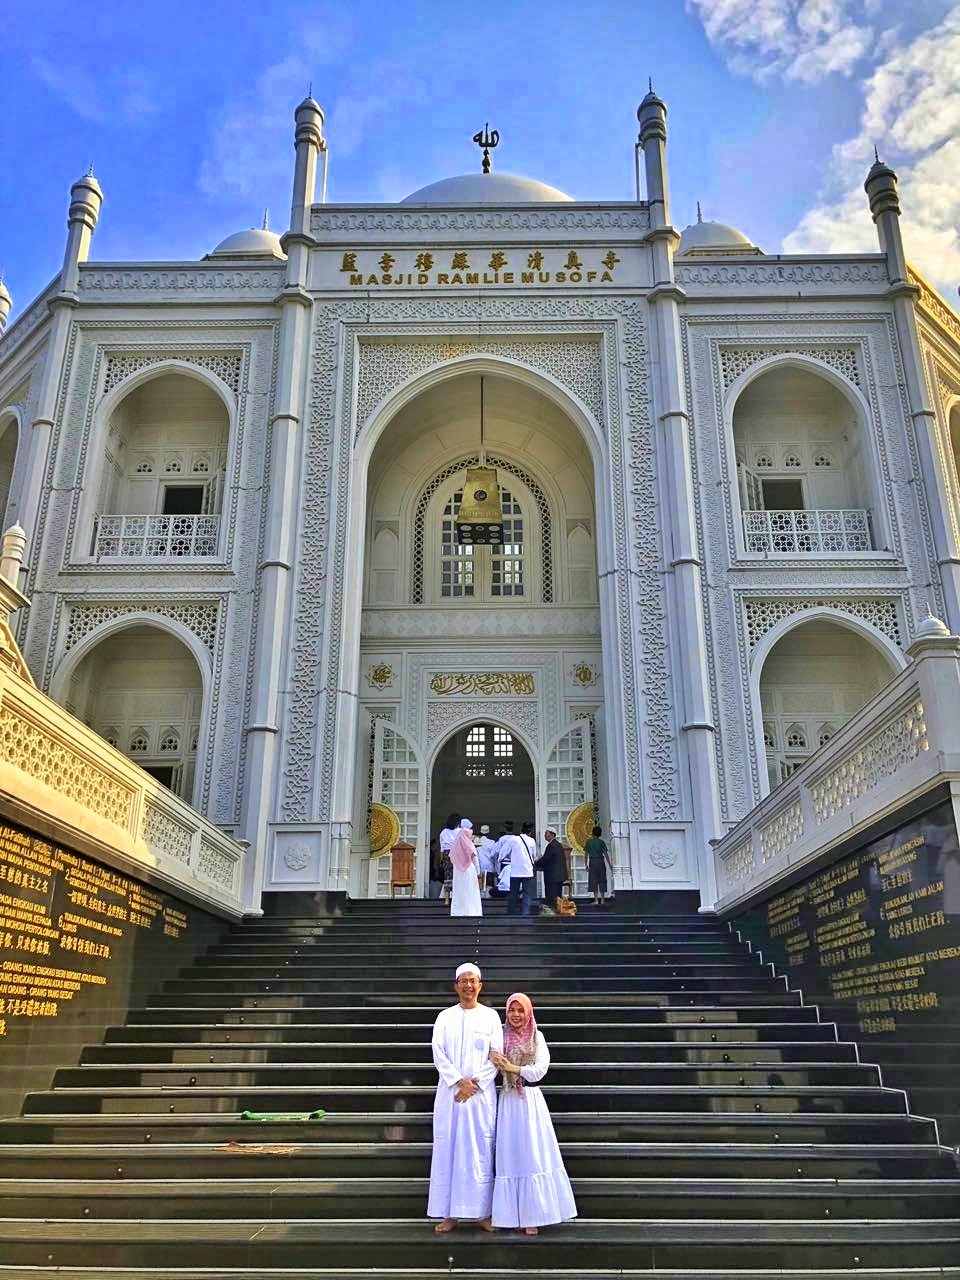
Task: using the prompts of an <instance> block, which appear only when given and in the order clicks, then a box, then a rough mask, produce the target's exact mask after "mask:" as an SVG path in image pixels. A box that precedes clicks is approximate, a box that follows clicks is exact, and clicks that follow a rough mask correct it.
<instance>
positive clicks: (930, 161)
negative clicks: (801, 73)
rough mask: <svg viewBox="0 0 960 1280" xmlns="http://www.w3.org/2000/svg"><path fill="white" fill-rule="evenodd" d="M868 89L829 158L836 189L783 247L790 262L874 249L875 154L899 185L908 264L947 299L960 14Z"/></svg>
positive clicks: (923, 36) (957, 159)
mask: <svg viewBox="0 0 960 1280" xmlns="http://www.w3.org/2000/svg"><path fill="white" fill-rule="evenodd" d="M885 46H886V50H887V55H886V59H885V61H883V62H882V63H881V64H880V65H879V66H877V68H876V69H875V70H874V71H873V72H872V74H871V75H870V76H869V77H867V79H866V80H865V81H864V82H863V94H864V98H863V108H862V111H861V117H860V126H859V129H858V131H857V133H856V134H855V135H854V136H853V137H851V138H848V139H846V140H845V141H844V142H841V143H839V144H838V145H837V146H836V147H835V148H834V151H833V159H832V172H831V175H830V186H829V189H828V191H827V192H826V194H825V198H823V199H822V200H821V202H820V203H819V204H818V205H816V206H815V207H814V208H812V209H810V210H809V211H808V212H807V213H806V214H805V215H804V216H803V218H802V219H801V220H800V222H799V224H798V225H797V227H796V228H795V229H794V230H793V231H792V232H791V233H790V234H789V235H788V236H787V237H786V238H785V240H784V243H783V247H784V250H785V251H786V252H787V253H816V252H846V251H859V250H861V249H871V250H875V249H876V235H875V233H874V231H873V227H872V224H871V222H870V220H869V215H868V213H867V204H866V196H865V194H864V192H863V187H862V184H863V179H864V178H865V176H866V171H867V168H868V166H869V163H870V160H871V158H872V152H873V145H874V143H876V145H877V146H878V147H879V149H880V154H881V156H882V157H883V159H884V160H886V161H887V162H888V163H889V164H891V165H892V166H893V167H894V168H895V169H896V170H897V172H898V174H899V176H900V188H901V201H902V205H903V236H904V243H905V246H906V250H907V255H908V257H909V258H910V259H911V261H913V262H915V263H916V265H917V267H918V268H919V269H920V270H921V271H922V272H923V273H924V275H927V276H929V277H930V278H931V279H932V280H933V281H934V282H935V283H936V284H937V285H938V286H939V287H940V288H941V289H943V290H944V291H945V292H946V293H948V295H953V294H954V293H955V291H956V286H957V281H958V280H960V234H958V224H960V187H958V185H957V181H956V175H957V174H958V173H960V77H958V75H957V70H956V68H957V67H958V66H960V5H955V6H954V7H953V8H952V9H951V10H950V12H949V13H948V14H947V15H946V17H945V18H944V19H943V20H942V21H941V22H940V23H939V24H938V25H937V26H935V27H933V28H930V29H929V30H927V31H924V32H922V33H920V34H919V35H917V36H915V37H914V38H913V39H912V40H909V41H908V42H906V43H905V44H903V45H900V46H897V45H896V43H895V42H893V41H891V40H889V39H888V40H887V41H885Z"/></svg>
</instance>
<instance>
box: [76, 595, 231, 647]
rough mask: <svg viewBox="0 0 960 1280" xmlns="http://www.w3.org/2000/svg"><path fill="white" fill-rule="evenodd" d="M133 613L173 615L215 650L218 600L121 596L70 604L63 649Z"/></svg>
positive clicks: (171, 616)
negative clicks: (192, 600)
mask: <svg viewBox="0 0 960 1280" xmlns="http://www.w3.org/2000/svg"><path fill="white" fill-rule="evenodd" d="M133 613H147V614H151V613H152V614H156V615H157V616H158V617H161V618H171V619H172V620H173V621H175V622H179V623H180V625H181V626H182V627H185V628H186V629H187V630H188V631H190V632H192V633H193V635H195V636H196V638H197V639H198V640H199V641H200V643H201V644H202V645H203V646H204V647H205V648H206V649H208V650H209V651H210V652H211V653H212V652H213V647H214V641H215V639H216V634H217V613H218V605H217V604H216V603H206V602H204V603H192V602H190V603H187V602H184V601H170V602H169V603H168V602H167V601H165V600H121V601H118V602H115V601H112V600H111V601H109V602H107V601H101V602H99V603H97V604H71V605H70V606H69V616H68V622H67V634H66V639H65V640H64V646H63V648H64V652H65V653H69V651H70V650H71V649H72V648H73V647H74V646H75V645H77V644H79V642H80V641H81V640H83V639H84V638H85V637H86V636H88V635H89V634H90V632H91V631H95V630H96V629H97V627H99V626H102V624H103V623H105V622H114V621H116V620H117V619H118V618H125V617H129V616H130V615H131V614H133Z"/></svg>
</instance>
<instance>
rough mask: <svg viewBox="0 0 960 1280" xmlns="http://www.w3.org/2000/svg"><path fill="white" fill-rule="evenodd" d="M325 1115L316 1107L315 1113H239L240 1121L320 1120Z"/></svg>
mask: <svg viewBox="0 0 960 1280" xmlns="http://www.w3.org/2000/svg"><path fill="white" fill-rule="evenodd" d="M326 1114H327V1113H326V1112H325V1111H324V1110H323V1109H322V1108H321V1107H318V1108H317V1110H316V1111H241V1112H240V1119H241V1120H261V1121H266V1120H322V1119H323V1117H324V1116H325V1115H326Z"/></svg>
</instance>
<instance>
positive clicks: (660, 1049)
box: [80, 1033, 857, 1069]
mask: <svg viewBox="0 0 960 1280" xmlns="http://www.w3.org/2000/svg"><path fill="white" fill-rule="evenodd" d="M428 1034H429V1033H428ZM550 1045H551V1049H550V1056H551V1059H552V1062H553V1069H556V1068H557V1067H560V1066H562V1065H563V1064H564V1063H567V1062H570V1063H573V1062H584V1061H589V1062H619V1063H624V1064H626V1063H632V1062H646V1063H658V1064H659V1063H671V1062H675V1063H687V1064H693V1065H709V1064H717V1065H722V1064H727V1063H732V1064H735V1065H741V1066H754V1067H756V1066H771V1065H776V1064H780V1063H803V1062H810V1061H811V1060H814V1059H815V1060H816V1061H817V1062H818V1063H830V1062H849V1063H854V1062H856V1061H857V1047H856V1045H854V1044H852V1043H850V1042H849V1041H848V1042H846V1043H839V1042H836V1043H835V1042H832V1041H826V1042H823V1043H811V1042H809V1041H800V1042H798V1043H791V1042H788V1041H765V1042H763V1043H758V1042H756V1041H748V1042H746V1043H744V1042H743V1041H739V1040H738V1041H734V1040H728V1041H725V1042H724V1043H723V1044H722V1045H721V1044H716V1045H710V1044H703V1043H699V1044H697V1043H693V1044H677V1043H675V1042H672V1041H671V1042H668V1043H666V1044H656V1043H650V1042H649V1041H636V1042H635V1041H629V1040H628V1041H614V1042H610V1041H609V1040H560V1039H558V1038H557V1037H555V1036H554V1035H552V1034H551V1036H550ZM414 1051H419V1055H418V1056H419V1057H420V1058H421V1059H424V1060H426V1061H429V1053H430V1049H429V1041H428V1039H427V1037H426V1036H425V1037H424V1038H423V1040H422V1041H419V1042H417V1041H414V1042H412V1043H411V1042H410V1041H400V1040H393V1039H391V1040H370V1041H359V1040H349V1039H344V1040H342V1041H339V1042H337V1041H321V1042H319V1043H299V1044H291V1043H289V1042H281V1043H279V1044H277V1043H275V1042H272V1041H268V1040H263V1039H261V1040H260V1041H259V1042H252V1043H249V1044H246V1045H238V1044H236V1043H232V1042H227V1043H224V1040H223V1037H222V1036H221V1037H220V1040H219V1041H216V1042H215V1041H213V1040H205V1041H197V1042H196V1043H194V1044H182V1043H181V1044H177V1043H174V1044H164V1043H162V1042H156V1041H151V1042H149V1043H143V1042H137V1043H133V1044H122V1043H118V1042H115V1041H114V1042H111V1043H110V1044H105V1045H91V1046H89V1047H88V1048H86V1049H84V1050H83V1053H82V1055H81V1059H80V1061H81V1063H82V1064H83V1065H92V1064H108V1063H113V1064H124V1063H126V1064H135V1065H136V1064H142V1063H151V1064H154V1065H156V1064H160V1063H171V1064H174V1063H186V1064H190V1063H196V1064H208V1063H218V1064H227V1063H239V1064H241V1065H244V1066H247V1065H250V1064H251V1063H258V1062H263V1063H273V1064H277V1065H280V1064H286V1065H288V1066H293V1065H295V1064H306V1063H320V1062H341V1063H347V1062H352V1063H360V1062H384V1061H387V1062H398V1061H403V1060H404V1059H405V1058H407V1057H409V1056H410V1055H411V1054H412V1052H414Z"/></svg>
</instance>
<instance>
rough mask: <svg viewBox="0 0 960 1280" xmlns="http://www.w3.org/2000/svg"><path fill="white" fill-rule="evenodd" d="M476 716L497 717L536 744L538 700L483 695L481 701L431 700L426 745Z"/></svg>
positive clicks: (436, 740)
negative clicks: (484, 696)
mask: <svg viewBox="0 0 960 1280" xmlns="http://www.w3.org/2000/svg"><path fill="white" fill-rule="evenodd" d="M474 720H498V721H499V722H500V723H501V724H507V725H511V726H512V727H514V728H517V729H519V730H521V732H523V733H524V734H525V735H526V738H527V741H528V742H532V743H533V745H534V746H535V747H537V748H539V747H540V746H541V742H540V717H539V713H538V708H537V704H536V702H532V701H529V700H526V699H523V700H521V699H519V698H500V699H497V698H484V699H483V700H482V701H478V702H461V701H459V700H458V701H455V702H431V703H430V704H429V705H428V707H427V746H428V747H432V746H434V745H435V744H436V743H438V742H441V741H442V740H443V739H445V738H448V737H449V736H450V734H451V733H452V732H453V731H454V729H456V728H457V727H458V726H459V725H461V724H467V723H469V722H470V721H474Z"/></svg>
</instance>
